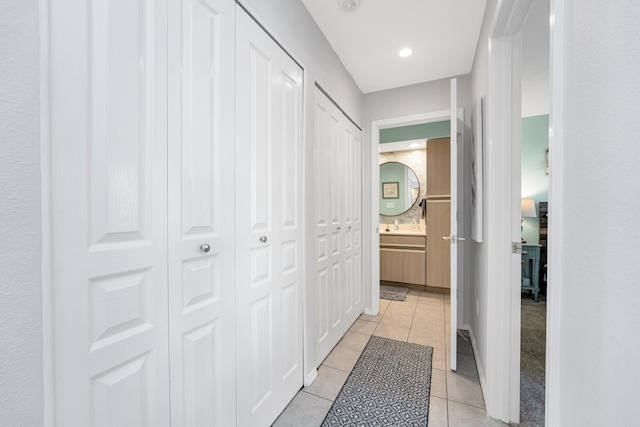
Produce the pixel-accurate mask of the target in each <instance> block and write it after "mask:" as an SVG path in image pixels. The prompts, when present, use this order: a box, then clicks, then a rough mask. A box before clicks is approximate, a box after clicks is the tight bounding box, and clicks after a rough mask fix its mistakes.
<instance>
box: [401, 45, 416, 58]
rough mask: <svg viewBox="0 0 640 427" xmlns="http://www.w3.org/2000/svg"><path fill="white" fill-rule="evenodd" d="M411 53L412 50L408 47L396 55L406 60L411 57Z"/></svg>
mask: <svg viewBox="0 0 640 427" xmlns="http://www.w3.org/2000/svg"><path fill="white" fill-rule="evenodd" d="M412 53H413V50H411V49H410V48H408V47H405V48H404V49H402V50H401V51H400V52H398V55H400V56H402V57H403V58H406V57H407V56H409V55H411V54H412Z"/></svg>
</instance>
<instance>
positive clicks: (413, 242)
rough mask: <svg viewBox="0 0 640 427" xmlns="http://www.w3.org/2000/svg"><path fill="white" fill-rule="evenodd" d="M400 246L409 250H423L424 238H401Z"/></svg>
mask: <svg viewBox="0 0 640 427" xmlns="http://www.w3.org/2000/svg"><path fill="white" fill-rule="evenodd" d="M402 245H403V246H408V247H410V248H424V246H425V238H424V237H423V236H402Z"/></svg>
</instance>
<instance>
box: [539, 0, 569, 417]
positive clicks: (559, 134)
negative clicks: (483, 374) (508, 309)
mask: <svg viewBox="0 0 640 427" xmlns="http://www.w3.org/2000/svg"><path fill="white" fill-rule="evenodd" d="M564 5H565V0H551V54H550V56H551V64H550V77H551V87H550V91H551V111H550V113H549V148H550V150H549V206H551V207H552V209H553V214H552V215H549V216H548V225H549V241H548V242H547V263H548V265H549V267H548V269H547V284H548V286H547V348H546V358H547V360H546V362H545V371H546V379H545V384H546V386H545V412H544V413H545V425H547V426H558V425H560V393H561V391H560V376H561V372H560V369H559V367H560V352H559V348H560V328H559V325H560V315H561V312H560V307H561V299H562V293H561V292H560V287H559V286H557V284H559V283H561V268H562V267H561V265H562V264H561V263H562V257H561V253H562V242H563V240H564V238H563V235H562V230H563V228H562V218H563V213H562V210H563V193H562V188H563V181H564V174H563V171H562V163H563V153H562V149H561V147H562V145H563V144H562V141H563V139H564V133H563V129H564V120H563V117H564V100H563V97H562V91H561V90H555V89H556V88H559V89H561V88H562V87H563V86H564V62H563V58H564V43H565V40H564V31H565V25H564V23H565V7H564Z"/></svg>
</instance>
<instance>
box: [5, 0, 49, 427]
mask: <svg viewBox="0 0 640 427" xmlns="http://www.w3.org/2000/svg"><path fill="white" fill-rule="evenodd" d="M38 60H39V58H38V1H35V0H24V1H17V2H15V1H5V2H0V69H1V70H2V71H1V72H0V144H1V148H0V236H2V245H0V260H2V261H1V263H0V343H2V344H1V345H2V351H0V390H2V393H1V396H0V420H1V421H0V424H2V425H7V426H9V425H11V426H36V425H42V424H43V420H44V414H43V409H44V403H43V391H42V388H43V371H42V316H41V313H42V312H41V309H42V308H41V304H42V296H41V295H42V288H41V284H40V280H41V273H40V263H41V249H40V248H41V246H42V239H41V235H40V233H41V226H40V220H41V218H40V206H41V201H40V194H41V193H40V124H39V122H40V116H39V114H40V108H39V92H38V91H39V88H40V84H39V74H38Z"/></svg>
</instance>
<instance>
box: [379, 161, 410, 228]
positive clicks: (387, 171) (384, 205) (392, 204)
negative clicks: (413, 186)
mask: <svg viewBox="0 0 640 427" xmlns="http://www.w3.org/2000/svg"><path fill="white" fill-rule="evenodd" d="M404 170H405V169H404V166H403V165H401V164H400V163H386V164H384V166H383V167H380V211H381V212H386V215H398V214H401V213H402V212H404V211H405V207H404V206H405V200H404V199H405V193H406V191H405V187H406V182H405V181H406V178H405V175H404ZM385 182H397V183H398V198H397V199H383V198H382V184H383V183H385Z"/></svg>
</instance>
